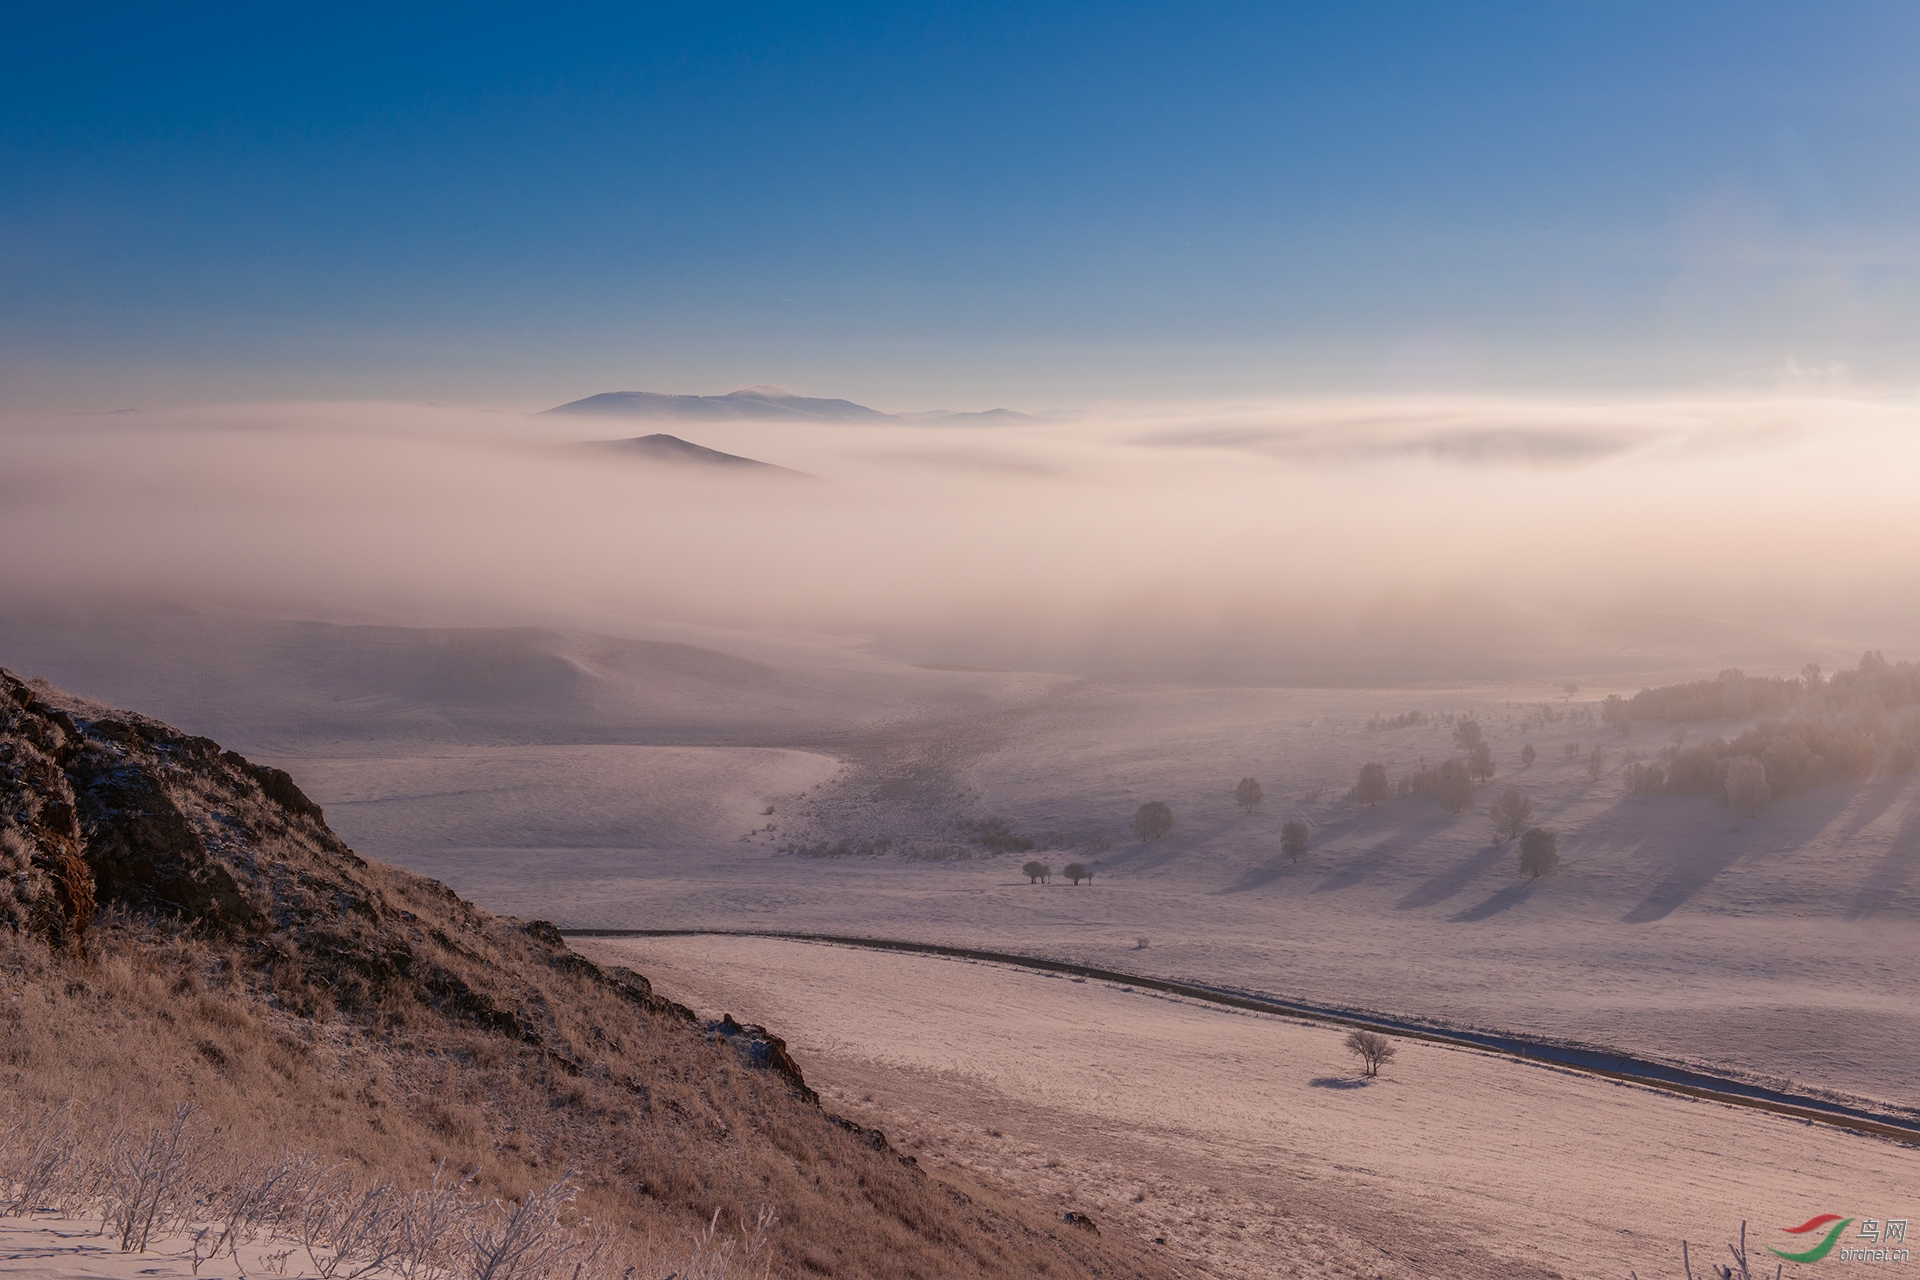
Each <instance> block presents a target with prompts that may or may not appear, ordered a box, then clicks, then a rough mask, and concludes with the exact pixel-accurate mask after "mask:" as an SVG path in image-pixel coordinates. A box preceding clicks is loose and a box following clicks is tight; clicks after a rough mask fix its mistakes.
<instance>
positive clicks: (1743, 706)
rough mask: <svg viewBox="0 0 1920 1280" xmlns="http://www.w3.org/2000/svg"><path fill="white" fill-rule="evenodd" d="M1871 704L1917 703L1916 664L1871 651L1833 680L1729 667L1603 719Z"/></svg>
mask: <svg viewBox="0 0 1920 1280" xmlns="http://www.w3.org/2000/svg"><path fill="white" fill-rule="evenodd" d="M1869 700H1870V701H1872V702H1874V703H1876V704H1877V705H1878V706H1880V707H1881V708H1882V709H1885V710H1894V709H1897V708H1900V707H1910V706H1913V705H1915V704H1916V703H1920V664H1916V663H1912V662H1888V661H1887V659H1886V655H1885V654H1883V653H1880V652H1879V651H1877V650H1872V649H1869V650H1868V651H1867V652H1866V653H1865V654H1864V655H1862V656H1861V659H1860V663H1859V665H1858V666H1856V667H1854V668H1853V669H1852V670H1848V671H1836V672H1834V673H1833V674H1832V675H1831V676H1825V675H1822V674H1821V671H1820V668H1819V666H1818V665H1817V664H1814V663H1808V664H1807V665H1806V666H1805V667H1803V668H1802V669H1801V671H1800V674H1799V676H1797V677H1795V676H1750V675H1748V674H1747V673H1746V672H1744V671H1741V670H1740V669H1739V668H1737V667H1730V668H1728V669H1727V670H1725V671H1722V672H1721V673H1720V674H1719V675H1718V676H1715V677H1714V678H1713V679H1711V680H1693V681H1689V682H1687V683H1685V684H1669V685H1662V686H1660V687H1659V688H1656V689H1642V690H1641V691H1640V692H1638V693H1636V694H1634V695H1633V697H1631V698H1619V697H1617V696H1616V697H1612V698H1608V699H1607V701H1606V703H1604V704H1602V714H1603V715H1605V716H1607V717H1608V723H1610V724H1617V725H1624V724H1627V723H1631V722H1632V721H1635V720H1647V721H1656V722H1659V723H1664V724H1684V723H1688V722H1691V721H1695V720H1719V719H1722V718H1725V717H1730V716H1745V715H1752V714H1754V713H1756V712H1760V713H1764V712H1769V711H1784V710H1787V709H1789V708H1794V707H1804V705H1805V704H1806V703H1808V702H1809V701H1811V703H1812V704H1813V705H1815V706H1818V707H1823V708H1828V709H1832V708H1840V707H1847V706H1852V705H1855V704H1857V703H1860V702H1862V701H1869ZM1616 704H1617V705H1616Z"/></svg>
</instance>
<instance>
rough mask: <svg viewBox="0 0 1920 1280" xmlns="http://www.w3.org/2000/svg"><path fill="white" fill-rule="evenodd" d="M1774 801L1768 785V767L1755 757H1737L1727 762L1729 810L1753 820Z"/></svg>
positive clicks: (1771, 790)
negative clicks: (1767, 804) (1767, 803)
mask: <svg viewBox="0 0 1920 1280" xmlns="http://www.w3.org/2000/svg"><path fill="white" fill-rule="evenodd" d="M1771 799H1773V789H1772V788H1771V787H1769V786H1768V785H1767V767H1766V766H1765V765H1763V764H1761V763H1760V761H1759V760H1758V759H1757V758H1755V757H1753V756H1735V757H1734V758H1733V759H1732V760H1729V761H1728V762H1727V808H1729V809H1732V810H1733V811H1734V812H1735V813H1738V814H1740V815H1741V816H1743V817H1747V818H1751V817H1752V816H1753V815H1754V814H1756V813H1759V812H1760V807H1761V806H1762V805H1764V804H1766V802H1767V801H1769V800H1771Z"/></svg>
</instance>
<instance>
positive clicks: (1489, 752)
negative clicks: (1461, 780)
mask: <svg viewBox="0 0 1920 1280" xmlns="http://www.w3.org/2000/svg"><path fill="white" fill-rule="evenodd" d="M1467 772H1468V773H1470V774H1472V775H1473V776H1474V777H1475V778H1478V779H1479V780H1480V781H1482V782H1485V781H1486V780H1487V779H1488V778H1491V777H1492V776H1493V748H1492V747H1490V746H1488V745H1487V744H1486V743H1485V742H1484V741H1483V742H1476V743H1474V744H1473V749H1472V750H1470V751H1468V752H1467Z"/></svg>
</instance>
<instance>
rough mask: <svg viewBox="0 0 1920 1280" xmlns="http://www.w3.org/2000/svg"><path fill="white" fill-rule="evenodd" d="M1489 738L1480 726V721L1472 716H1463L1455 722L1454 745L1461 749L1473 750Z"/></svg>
mask: <svg viewBox="0 0 1920 1280" xmlns="http://www.w3.org/2000/svg"><path fill="white" fill-rule="evenodd" d="M1486 740H1487V738H1486V734H1485V733H1484V732H1482V730H1481V728H1480V722H1479V721H1478V720H1476V719H1474V718H1473V717H1472V716H1461V717H1460V718H1459V719H1458V720H1456V721H1454V724H1453V745H1454V746H1455V747H1457V748H1459V749H1460V750H1461V751H1471V750H1473V749H1474V748H1475V747H1477V746H1479V745H1480V744H1481V743H1483V742H1485V741H1486Z"/></svg>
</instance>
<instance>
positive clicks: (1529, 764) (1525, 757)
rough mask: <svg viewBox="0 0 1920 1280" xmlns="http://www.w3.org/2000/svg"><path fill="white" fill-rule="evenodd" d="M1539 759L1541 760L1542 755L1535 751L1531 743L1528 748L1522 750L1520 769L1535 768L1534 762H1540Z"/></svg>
mask: <svg viewBox="0 0 1920 1280" xmlns="http://www.w3.org/2000/svg"><path fill="white" fill-rule="evenodd" d="M1539 758H1540V753H1539V752H1538V751H1535V750H1534V749H1533V744H1532V743H1531V742H1529V743H1528V744H1527V745H1526V746H1524V747H1522V748H1520V767H1521V768H1522V769H1531V768H1533V762H1534V761H1535V760H1538V759H1539Z"/></svg>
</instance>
